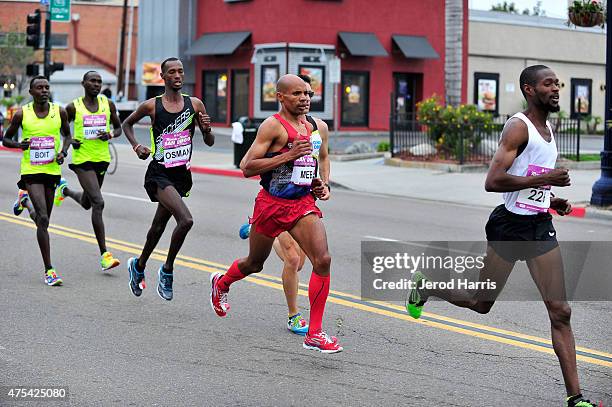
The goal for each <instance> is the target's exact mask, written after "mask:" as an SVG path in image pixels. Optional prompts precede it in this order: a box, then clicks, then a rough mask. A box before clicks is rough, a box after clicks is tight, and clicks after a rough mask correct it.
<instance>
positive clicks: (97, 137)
mask: <svg viewBox="0 0 612 407" xmlns="http://www.w3.org/2000/svg"><path fill="white" fill-rule="evenodd" d="M81 85H83V89H84V90H85V96H81V97H80V98H77V99H75V100H74V101H72V103H70V104H69V105H68V106H66V112H67V113H68V121H74V141H73V142H72V145H73V147H74V148H73V151H72V163H71V164H69V165H68V167H69V168H70V169H71V170H72V171H74V172H75V173H76V175H77V177H78V179H79V183H80V184H81V187H82V188H83V191H82V192H78V191H75V190H73V189H71V188H68V184H67V182H66V180H64V179H62V180H61V181H60V184H59V185H58V187H57V189H56V190H55V204H56V205H57V206H59V205H61V203H62V202H63V200H64V197H65V196H69V197H70V198H72V199H74V200H75V201H76V202H77V203H78V204H79V205H81V206H82V207H83V209H85V210H88V209H91V223H92V225H93V229H94V233H95V235H96V240H97V241H98V248H99V249H100V268H101V269H102V270H103V271H104V270H109V269H112V268H113V267H117V266H118V265H119V264H120V262H119V260H118V259H115V258H114V257H113V255H112V254H111V253H110V252H109V251H108V250H107V249H106V236H105V233H104V221H103V220H102V211H103V210H104V198H103V197H102V192H101V191H100V188H101V187H102V183H103V182H104V174H106V169H107V168H108V165H109V163H110V159H111V157H110V153H109V151H108V140H110V139H112V138H116V137H119V136H120V135H121V122H120V121H119V116H118V115H117V109H116V108H115V104H114V103H113V102H111V101H109V100H108V99H107V98H106V96H103V95H100V88H101V87H102V76H100V74H99V73H98V72H96V71H88V72H86V73H85V75H83V81H82V82H81ZM111 123H112V124H113V132H112V133H110V124H111Z"/></svg>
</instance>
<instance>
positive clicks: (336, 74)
mask: <svg viewBox="0 0 612 407" xmlns="http://www.w3.org/2000/svg"><path fill="white" fill-rule="evenodd" d="M329 82H330V83H340V58H331V59H330V60H329Z"/></svg>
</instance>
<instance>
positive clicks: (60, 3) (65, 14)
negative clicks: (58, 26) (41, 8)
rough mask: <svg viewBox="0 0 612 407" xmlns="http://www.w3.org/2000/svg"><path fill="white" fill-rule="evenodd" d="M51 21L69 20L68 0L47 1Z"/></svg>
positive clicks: (66, 21) (67, 21) (64, 21)
mask: <svg viewBox="0 0 612 407" xmlns="http://www.w3.org/2000/svg"><path fill="white" fill-rule="evenodd" d="M49 12H50V13H51V21H58V22H63V23H69V22H70V0H51V2H50V3H49Z"/></svg>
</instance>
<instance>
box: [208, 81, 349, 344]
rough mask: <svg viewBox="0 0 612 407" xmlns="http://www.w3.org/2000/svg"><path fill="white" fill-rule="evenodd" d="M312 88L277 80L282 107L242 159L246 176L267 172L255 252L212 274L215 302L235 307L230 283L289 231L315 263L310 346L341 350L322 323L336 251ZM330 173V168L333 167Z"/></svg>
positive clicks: (258, 203)
mask: <svg viewBox="0 0 612 407" xmlns="http://www.w3.org/2000/svg"><path fill="white" fill-rule="evenodd" d="M311 92H312V91H310V90H309V88H308V86H307V84H306V83H305V82H304V81H303V80H302V79H300V78H299V77H297V76H295V75H284V76H282V77H281V78H280V79H279V81H278V83H277V85H276V96H277V98H278V100H279V102H280V103H281V110H280V112H279V113H277V114H275V115H274V116H272V117H269V118H267V119H266V120H265V121H264V122H263V123H262V124H261V126H260V127H259V131H258V133H257V137H256V139H255V142H254V143H253V145H252V146H251V148H250V149H249V151H248V152H247V154H246V155H245V157H244V159H243V160H242V162H241V163H240V168H241V169H242V172H243V173H244V175H245V176H246V177H252V176H254V175H260V176H261V186H262V187H263V188H262V190H261V191H260V192H259V194H258V195H257V198H256V199H255V208H254V210H253V217H252V218H251V223H252V225H253V227H252V229H251V233H250V236H249V255H248V256H247V257H245V258H242V259H238V260H236V261H234V263H233V264H232V265H231V267H230V268H229V270H228V271H227V272H226V273H225V274H224V275H221V274H220V273H215V274H213V275H212V276H211V297H210V298H211V305H212V307H213V309H214V311H215V312H216V313H217V315H219V316H221V317H224V316H225V315H226V314H227V311H229V304H228V303H227V294H228V292H229V288H230V285H231V284H233V283H234V282H236V281H238V280H241V279H243V278H245V277H246V276H248V275H250V274H253V273H258V272H260V271H261V270H262V269H263V265H264V262H265V261H266V259H267V258H268V256H269V255H270V251H271V250H272V243H273V242H274V239H275V238H276V237H277V236H278V235H280V234H281V233H282V232H285V231H288V232H289V233H290V234H291V236H292V237H293V238H294V239H295V240H296V242H297V243H298V245H299V246H300V247H301V248H302V249H303V250H304V252H305V253H306V255H307V256H308V258H309V259H310V262H311V263H312V265H313V269H312V275H311V277H310V283H309V285H308V298H309V300H310V326H309V329H308V333H307V334H306V337H305V338H304V348H306V349H314V350H318V351H321V352H323V353H336V352H340V351H342V347H341V346H340V345H339V344H338V341H337V339H336V338H334V337H330V336H328V335H327V334H326V333H325V332H323V330H322V329H321V323H322V320H323V311H324V310H325V303H326V301H327V296H328V294H329V280H330V278H329V271H330V264H331V257H330V255H329V251H328V248H327V235H326V233H325V227H324V226H323V222H322V221H321V219H320V218H321V217H322V216H323V214H322V213H321V210H320V209H319V208H317V206H316V205H315V197H317V198H321V199H327V198H329V185H328V181H329V180H327V179H321V178H315V176H316V175H315V174H317V165H318V161H317V157H318V155H319V150H320V148H321V143H312V142H311V137H310V136H311V132H312V125H311V124H309V123H308V122H307V121H306V120H304V119H303V117H304V116H303V115H304V114H306V113H307V112H308V109H309V106H310V97H311ZM327 174H329V172H327Z"/></svg>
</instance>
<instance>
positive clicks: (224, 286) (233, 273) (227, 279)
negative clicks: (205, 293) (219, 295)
mask: <svg viewBox="0 0 612 407" xmlns="http://www.w3.org/2000/svg"><path fill="white" fill-rule="evenodd" d="M245 277H246V276H245V275H244V274H242V273H241V272H240V270H239V269H238V260H235V261H234V262H233V263H232V265H231V266H230V268H229V269H228V270H227V272H226V273H225V274H224V275H223V276H222V277H221V278H220V279H219V282H218V283H217V286H218V287H219V289H220V290H221V291H229V288H230V285H232V284H233V283H235V282H236V281H238V280H242V279H243V278H245Z"/></svg>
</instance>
